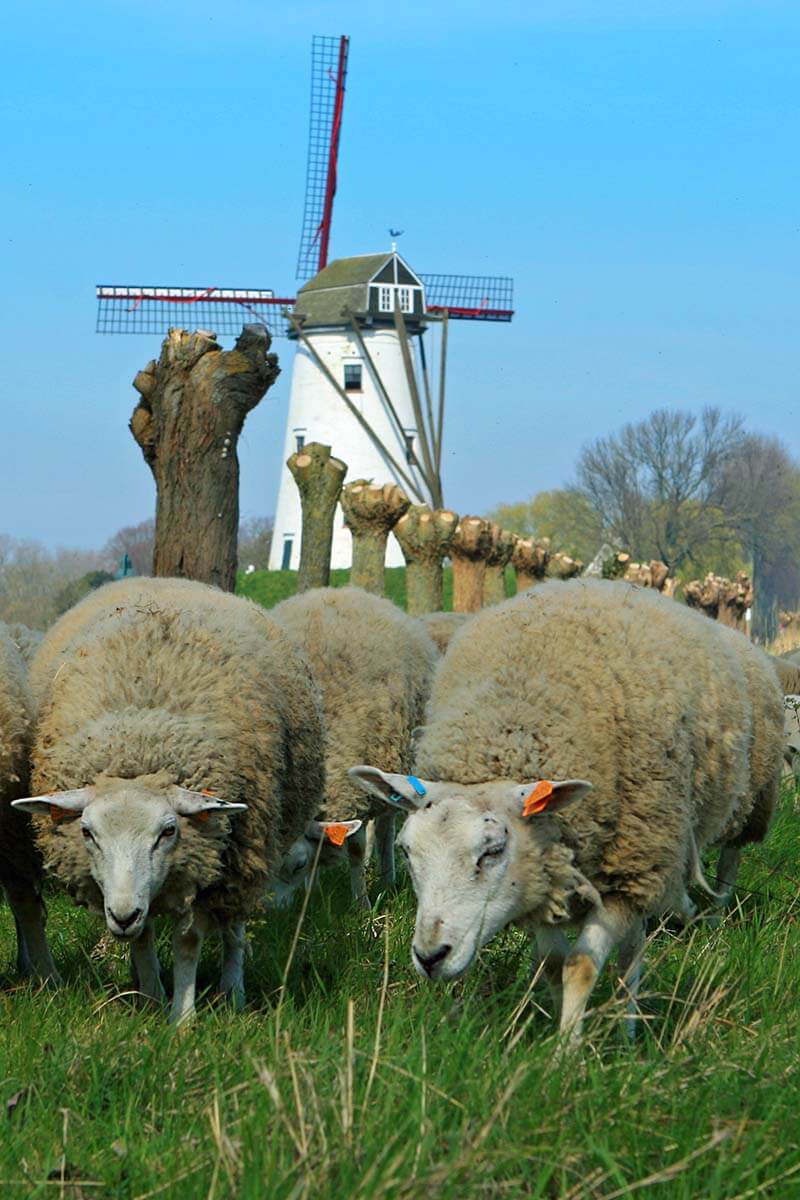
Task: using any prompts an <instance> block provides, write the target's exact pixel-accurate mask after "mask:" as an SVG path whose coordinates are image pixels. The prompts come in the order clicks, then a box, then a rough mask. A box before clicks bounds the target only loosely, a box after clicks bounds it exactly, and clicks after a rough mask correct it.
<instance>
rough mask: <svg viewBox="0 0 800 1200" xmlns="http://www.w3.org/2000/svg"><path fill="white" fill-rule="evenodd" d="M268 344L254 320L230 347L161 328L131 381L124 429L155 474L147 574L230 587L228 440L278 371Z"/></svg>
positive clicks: (235, 468) (235, 519)
mask: <svg viewBox="0 0 800 1200" xmlns="http://www.w3.org/2000/svg"><path fill="white" fill-rule="evenodd" d="M269 345H270V339H269V336H268V335H267V332H266V330H264V329H263V328H262V327H260V326H253V325H245V327H244V329H243V330H242V332H241V334H240V335H239V337H238V339H237V341H236V346H235V347H234V349H233V350H223V349H222V347H221V346H220V345H219V344H218V343H217V340H216V337H215V336H214V334H211V333H204V332H201V331H197V332H195V333H192V334H189V333H187V332H186V331H185V330H183V329H171V330H170V331H169V333H168V335H167V337H166V338H165V339H164V342H163V344H162V346H161V355H160V357H159V359H158V362H156V361H155V360H154V361H153V362H150V363H148V365H147V366H146V367H145V368H144V370H143V371H140V372H139V374H138V375H137V376H136V378H135V379H134V381H133V386H134V387H135V388H136V390H137V392H139V394H140V396H141V399H140V400H139V403H138V404H137V406H136V408H135V409H134V410H133V415H132V417H131V420H130V431H131V433H132V434H133V436H134V438H135V439H136V442H137V443H138V445H139V448H140V449H141V451H142V454H143V455H144V460H145V462H146V463H147V465H148V466H149V467H150V470H151V471H152V472H153V478H154V479H155V481H156V531H155V548H154V553H153V573H154V574H155V575H168V576H181V577H183V578H185V579H199V580H201V581H202V582H203V583H213V584H216V585H217V587H221V588H224V589H225V590H226V591H229V592H232V591H233V589H234V587H235V586H236V540H237V536H238V531H239V458H238V455H237V453H236V445H237V441H238V438H239V434H240V433H241V431H242V426H243V425H244V422H245V418H246V417H247V414H248V413H249V412H250V410H251V409H253V408H255V406H256V405H257V404H258V402H259V400H260V399H261V397H262V396H263V395H264V393H265V392H266V391H267V389H268V388H269V387H271V386H272V384H273V383H274V382H275V380H276V379H277V377H278V374H279V368H278V358H277V355H275V354H268V353H267V351H268V349H269Z"/></svg>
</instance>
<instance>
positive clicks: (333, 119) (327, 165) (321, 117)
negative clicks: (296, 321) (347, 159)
mask: <svg viewBox="0 0 800 1200" xmlns="http://www.w3.org/2000/svg"><path fill="white" fill-rule="evenodd" d="M349 46H350V39H349V38H348V37H338V38H337V37H318V36H315V37H314V38H313V39H312V42H311V119H310V122H309V131H308V163H307V167H306V200H305V207H304V210H303V230H302V233H301V236H300V253H299V255H298V257H297V278H298V279H301V280H304V281H305V280H306V279H310V278H311V276H312V275H316V274H317V272H318V271H321V270H322V269H323V267H325V266H326V265H327V262H328V244H329V239H330V232H331V218H332V216H333V198H334V196H335V194H336V164H337V160H338V157H339V136H340V134H341V130H342V112H343V108H344V87H345V78H346V76H347V55H348V50H349Z"/></svg>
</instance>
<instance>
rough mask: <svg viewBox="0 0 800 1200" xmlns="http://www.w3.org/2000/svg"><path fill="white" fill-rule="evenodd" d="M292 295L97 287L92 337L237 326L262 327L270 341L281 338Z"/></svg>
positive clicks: (234, 330) (223, 330) (225, 330)
mask: <svg viewBox="0 0 800 1200" xmlns="http://www.w3.org/2000/svg"><path fill="white" fill-rule="evenodd" d="M293 305H294V297H288V296H276V295H275V293H274V292H273V291H271V290H269V289H264V288H216V287H207V288H187V287H145V286H143V285H136V286H133V287H131V286H124V287H120V286H116V285H113V284H99V285H98V287H97V326H96V332H97V333H151V334H152V333H156V334H159V335H161V336H163V335H164V334H166V333H167V331H168V330H169V329H171V328H174V327H176V326H179V327H181V328H184V329H209V330H211V331H212V332H214V333H216V334H218V335H220V336H222V335H223V334H234V335H235V334H239V333H241V330H242V326H243V325H264V326H265V327H266V328H267V329H268V330H269V332H270V334H271V336H272V337H280V336H282V335H285V334H286V329H287V322H286V318H285V317H284V315H283V309H285V308H291V307H292V306H293Z"/></svg>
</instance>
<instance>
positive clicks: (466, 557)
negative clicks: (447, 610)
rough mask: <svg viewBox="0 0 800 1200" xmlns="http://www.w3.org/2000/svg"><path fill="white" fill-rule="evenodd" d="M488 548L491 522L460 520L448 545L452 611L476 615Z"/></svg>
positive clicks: (490, 545) (480, 519) (481, 598)
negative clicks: (451, 570) (451, 572)
mask: <svg viewBox="0 0 800 1200" xmlns="http://www.w3.org/2000/svg"><path fill="white" fill-rule="evenodd" d="M491 549H492V522H491V521H486V520H485V519H484V518H483V517H462V518H461V520H460V521H459V522H458V525H457V527H456V531H455V533H454V534H453V540H452V542H451V544H450V558H451V559H452V560H453V611H454V612H473V613H474V612H478V611H479V610H480V609H481V608H482V606H483V583H484V580H485V578H486V561H487V559H488V557H489V554H490V553H491Z"/></svg>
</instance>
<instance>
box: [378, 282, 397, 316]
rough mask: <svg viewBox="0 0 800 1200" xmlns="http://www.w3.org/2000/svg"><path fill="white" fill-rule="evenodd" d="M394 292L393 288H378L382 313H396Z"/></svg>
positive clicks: (379, 308)
mask: <svg viewBox="0 0 800 1200" xmlns="http://www.w3.org/2000/svg"><path fill="white" fill-rule="evenodd" d="M393 292H394V288H393V287H382V288H378V310H379V311H380V312H394V297H393V296H392V293H393Z"/></svg>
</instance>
